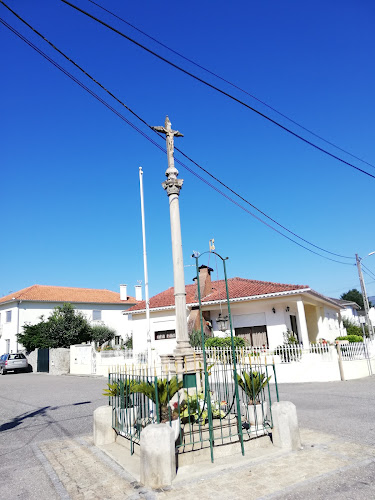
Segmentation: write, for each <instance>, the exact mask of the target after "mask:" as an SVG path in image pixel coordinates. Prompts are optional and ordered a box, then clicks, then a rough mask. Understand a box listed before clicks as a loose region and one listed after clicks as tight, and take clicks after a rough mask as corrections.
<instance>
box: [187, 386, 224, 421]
mask: <svg viewBox="0 0 375 500" xmlns="http://www.w3.org/2000/svg"><path fill="white" fill-rule="evenodd" d="M210 395H211V412H212V418H224V417H225V412H224V410H222V409H221V403H219V402H218V401H215V400H213V399H212V393H210ZM185 396H186V399H184V400H183V401H182V403H181V405H180V418H181V422H183V423H187V422H193V423H196V422H198V421H200V422H201V423H202V424H203V425H204V424H205V423H207V421H208V410H207V401H206V399H205V396H204V393H203V392H198V393H196V394H191V395H189V394H188V393H187V392H185Z"/></svg>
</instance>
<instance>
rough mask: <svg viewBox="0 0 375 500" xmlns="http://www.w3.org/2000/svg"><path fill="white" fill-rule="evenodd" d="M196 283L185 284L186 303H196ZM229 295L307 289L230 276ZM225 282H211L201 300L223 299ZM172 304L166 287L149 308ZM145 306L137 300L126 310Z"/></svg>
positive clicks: (238, 295) (169, 290)
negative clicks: (209, 290) (135, 303)
mask: <svg viewBox="0 0 375 500" xmlns="http://www.w3.org/2000/svg"><path fill="white" fill-rule="evenodd" d="M196 289H197V285H196V284H194V285H186V303H187V304H196V303H197V302H198V300H197V299H196V297H195V293H196ZM228 289H229V297H230V298H231V299H235V298H241V297H252V296H256V295H267V294H271V293H280V292H289V291H292V290H303V289H309V287H308V286H307V285H286V284H283V283H272V282H270V281H257V280H249V279H244V278H231V279H229V280H228ZM225 299H226V292H225V282H224V280H218V281H213V282H212V292H211V293H210V294H208V295H206V297H202V302H203V303H204V302H211V301H215V300H225ZM173 305H174V288H173V287H171V288H168V290H165V291H164V292H161V293H159V294H158V295H154V297H151V299H150V309H157V308H160V307H168V306H173ZM145 307H146V303H145V301H142V302H138V304H137V305H135V306H133V307H131V308H130V309H128V310H127V312H132V311H139V310H144V309H145Z"/></svg>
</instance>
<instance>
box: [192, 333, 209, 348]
mask: <svg viewBox="0 0 375 500" xmlns="http://www.w3.org/2000/svg"><path fill="white" fill-rule="evenodd" d="M203 338H204V342H205V345H206V340H207V339H209V338H211V337H209V336H208V335H206V334H205V333H204V334H203ZM189 342H190V345H191V347H202V334H201V331H200V330H193V331H192V332H191V333H190V335H189Z"/></svg>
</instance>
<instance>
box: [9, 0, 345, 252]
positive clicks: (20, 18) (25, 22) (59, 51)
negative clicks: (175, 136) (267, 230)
mask: <svg viewBox="0 0 375 500" xmlns="http://www.w3.org/2000/svg"><path fill="white" fill-rule="evenodd" d="M0 1H1V3H3V4H4V6H5V7H6V8H7V9H8V10H9V11H10V12H11V13H12V14H14V15H15V16H16V17H17V19H19V20H20V21H22V22H23V23H24V24H25V25H26V26H27V27H28V28H30V29H31V30H32V31H33V32H34V33H36V34H37V35H38V36H39V37H41V38H42V39H43V40H44V41H45V42H46V43H48V44H49V45H50V46H51V47H52V48H53V49H54V50H56V51H57V52H58V53H59V54H61V55H62V56H63V57H64V58H65V59H67V60H68V61H69V62H70V63H72V64H73V65H74V66H75V67H76V68H78V69H79V70H80V71H81V72H82V73H84V75H86V76H87V77H88V78H90V79H91V80H92V81H93V82H94V83H96V84H97V85H99V87H100V88H102V89H103V90H104V91H105V92H107V93H108V94H109V95H110V96H111V97H112V98H114V99H115V100H116V101H117V102H118V103H119V104H121V105H122V106H123V107H125V108H126V109H127V110H128V111H129V112H130V113H132V114H133V116H135V117H136V118H137V119H138V120H140V121H141V122H142V123H143V124H144V125H146V126H147V127H148V128H149V129H150V130H152V131H153V132H155V130H154V128H153V127H151V126H150V125H149V124H148V123H147V122H146V120H144V119H143V118H141V117H140V116H139V115H138V114H137V113H135V112H134V111H133V110H132V109H131V108H129V107H128V106H127V105H126V104H125V103H124V102H122V101H121V100H120V99H119V98H117V97H116V96H115V95H114V94H113V93H112V92H110V91H109V90H108V89H107V88H105V87H104V85H102V84H101V83H100V82H99V81H98V80H96V79H95V78H94V77H93V76H91V75H90V74H89V73H87V72H86V70H84V69H83V68H82V67H81V66H79V65H78V64H77V63H76V62H75V61H73V59H71V58H70V57H69V56H67V55H66V54H65V53H64V52H62V51H61V50H60V49H59V48H58V47H56V46H55V45H54V44H53V43H52V42H50V41H49V40H48V39H47V38H46V37H45V36H44V35H42V34H41V33H40V32H39V31H37V30H36V29H35V28H34V27H33V26H31V25H30V24H29V23H28V22H27V21H26V20H25V19H23V18H22V17H21V16H20V15H19V14H17V13H16V12H15V11H14V10H12V9H11V8H10V7H9V6H7V5H6V4H5V3H4V2H3V0H0ZM155 133H157V135H159V136H160V134H159V133H158V132H155ZM160 137H161V136H160ZM163 139H164V138H163ZM175 149H176V151H178V152H179V153H180V154H182V155H183V156H184V157H185V158H186V159H188V160H189V161H190V162H192V163H193V164H194V165H196V166H197V167H198V168H199V169H201V170H202V171H203V172H205V173H206V174H207V175H209V176H210V177H211V178H212V179H214V180H215V181H216V182H218V183H219V184H220V185H222V186H223V187H224V188H226V189H228V191H230V192H231V193H232V194H234V195H235V196H237V197H238V198H240V199H241V200H242V201H243V202H245V203H246V204H248V205H249V206H251V207H252V208H254V209H255V210H257V211H258V212H259V213H260V214H262V215H263V216H265V217H266V218H268V219H269V220H271V221H272V222H273V223H274V224H276V225H278V226H279V227H281V228H282V229H284V230H285V231H287V232H289V233H290V234H292V235H293V236H295V237H297V238H298V239H300V240H301V241H304V242H305V243H307V244H308V245H311V246H313V247H314V248H317V249H318V250H321V251H323V252H325V253H329V254H330V255H334V256H336V257H341V258H344V259H353V257H349V256H346V255H341V254H338V253H335V252H331V251H329V250H326V249H325V248H322V247H320V246H318V245H315V244H314V243H311V242H310V241H308V240H306V239H305V238H302V237H301V236H299V235H298V234H296V233H294V232H293V231H291V230H290V229H288V228H287V227H285V226H283V225H282V224H280V223H279V222H277V221H276V220H275V219H273V218H272V217H270V216H269V215H267V214H266V213H265V212H263V211H262V210H260V209H259V208H257V207H256V206H255V205H253V204H252V203H250V202H249V201H248V200H247V199H246V198H244V197H243V196H241V195H240V194H239V193H237V192H236V191H234V190H233V189H232V188H230V187H229V186H228V185H226V184H225V183H224V182H222V181H221V180H220V179H218V178H217V177H216V176H214V175H213V174H211V172H209V171H208V170H207V169H205V168H204V167H202V166H201V165H199V164H198V163H197V162H196V161H194V160H193V159H192V158H190V157H189V156H188V155H186V154H185V153H184V152H183V151H182V150H180V149H179V148H177V147H175Z"/></svg>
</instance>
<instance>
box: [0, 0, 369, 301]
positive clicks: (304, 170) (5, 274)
mask: <svg viewBox="0 0 375 500" xmlns="http://www.w3.org/2000/svg"><path fill="white" fill-rule="evenodd" d="M7 3H8V4H9V6H10V7H12V8H13V9H14V10H16V11H17V12H18V13H19V14H20V15H22V16H23V17H24V18H25V19H26V20H27V21H28V22H30V23H31V24H32V25H33V26H34V27H35V28H36V29H38V30H39V31H41V32H42V33H43V34H44V35H45V36H46V37H47V38H48V39H50V40H51V41H52V42H53V43H55V45H57V46H58V47H59V48H60V49H61V50H63V51H64V52H66V53H67V54H68V55H69V56H70V57H71V58H72V59H74V60H75V61H77V62H78V63H79V64H81V65H82V66H83V67H84V68H85V69H86V71H88V72H89V73H91V74H92V75H93V76H94V77H95V78H97V80H99V81H100V82H101V83H103V85H105V86H106V87H107V88H108V89H110V90H111V91H112V92H113V93H114V94H116V95H117V96H118V97H119V98H120V99H121V100H123V101H124V102H125V103H126V104H127V105H128V106H129V107H131V108H132V109H133V110H134V111H136V112H137V113H138V114H139V115H141V116H142V117H143V118H144V119H145V120H146V121H147V122H148V123H150V124H151V125H162V124H163V123H164V119H165V115H166V114H168V115H169V117H170V119H171V122H172V126H173V128H175V129H178V130H180V131H181V132H182V133H183V134H184V138H180V139H177V141H178V144H177V146H178V147H179V148H180V149H182V150H183V151H184V152H185V153H186V154H188V155H189V156H190V157H192V158H193V159H194V160H195V161H197V162H198V163H199V164H201V165H202V166H203V167H205V168H206V169H208V170H209V171H210V172H212V173H213V174H214V175H215V176H217V177H218V178H220V179H221V180H222V181H223V182H224V183H226V184H227V185H229V186H230V187H231V188H233V189H234V190H237V191H238V192H239V193H240V194H241V195H242V196H243V197H245V198H246V199H248V200H249V201H250V202H251V203H253V204H254V205H256V206H257V207H258V208H260V209H261V210H263V211H264V212H266V213H267V214H268V215H270V216H271V217H273V218H275V219H276V220H278V221H279V222H280V223H282V224H283V225H285V226H286V227H288V228H289V229H291V230H292V231H294V232H295V233H298V234H299V235H300V236H302V237H303V238H305V239H307V240H309V241H312V242H313V243H315V244H316V245H318V246H321V247H324V248H326V249H327V250H330V251H332V252H336V253H338V254H343V255H349V256H351V255H353V263H354V254H355V253H359V254H360V255H361V256H365V255H366V254H367V253H369V252H371V251H373V250H375V237H374V190H375V179H372V178H370V177H368V176H365V175H363V174H360V173H359V172H357V171H355V170H354V169H352V168H349V167H347V166H345V165H344V164H342V163H340V162H338V161H336V160H334V159H332V158H329V157H328V156H326V155H324V154H322V153H320V152H319V151H316V150H314V149H313V148H311V147H310V146H308V145H306V144H304V143H302V142H301V141H299V140H297V139H296V138H294V137H292V136H290V135H288V134H287V133H285V132H284V131H282V130H281V129H279V128H278V127H275V126H274V125H272V124H271V123H269V122H267V121H266V120H264V119H263V118H261V117H259V116H257V115H256V114H255V113H253V112H251V111H250V110H248V109H246V108H244V107H243V106H240V105H239V104H237V103H235V102H233V101H231V100H229V99H228V98H226V97H224V96H222V95H220V94H218V93H216V92H214V91H213V90H211V89H209V88H207V87H205V86H204V85H202V84H200V83H198V82H196V81H194V80H192V79H191V78H189V77H188V76H186V75H183V74H181V73H179V72H178V71H176V70H175V69H173V68H171V67H169V66H167V65H166V64H165V63H163V62H161V61H159V60H157V59H155V58H154V57H153V56H151V55H150V54H147V53H146V52H144V51H142V50H141V49H140V48H138V47H136V46H134V45H133V44H131V43H130V42H128V41H127V40H125V39H123V38H121V37H119V36H118V35H116V34H115V33H112V32H110V31H109V30H107V29H106V28H104V27H103V26H100V25H98V24H97V23H95V22H94V21H92V20H90V19H88V18H87V17H85V16H83V15H82V14H80V13H78V12H76V11H75V10H73V9H72V8H70V7H68V6H67V5H65V4H63V3H62V2H61V1H59V0H50V1H48V2H46V1H42V0H34V1H33V2H29V1H27V0H18V1H17V2H16V1H14V0H8V2H7ZM73 3H74V2H73ZM75 3H76V4H77V5H79V6H80V7H81V8H83V9H85V10H88V11H90V12H91V13H93V14H94V15H97V16H98V17H101V18H102V19H103V20H105V21H106V22H108V23H110V24H112V25H113V26H115V27H117V28H118V29H120V30H122V31H124V32H125V33H126V34H128V35H129V36H131V37H134V38H135V39H136V40H138V41H139V42H141V43H144V44H146V45H147V46H149V47H150V48H151V49H153V50H156V51H158V52H160V54H161V55H163V56H165V57H168V58H170V59H171V60H172V61H173V62H175V63H176V64H180V65H183V66H184V67H185V68H186V69H188V70H189V71H192V72H194V73H196V74H197V75H198V76H199V77H202V78H204V79H207V80H208V81H209V82H211V83H213V84H215V85H218V86H220V87H221V88H222V89H223V90H225V91H227V92H230V93H232V94H233V95H234V96H236V97H238V98H240V99H243V100H245V101H246V102H247V103H248V104H250V105H251V106H254V107H256V108H257V109H259V110H260V111H261V112H264V113H267V114H269V116H270V117H271V118H273V119H276V120H278V121H280V122H281V123H282V124H283V125H285V126H288V127H291V128H292V129H293V130H294V131H295V132H297V133H301V135H303V136H304V137H305V138H306V139H308V140H312V141H314V142H316V143H317V144H318V145H319V146H321V147H327V148H328V149H329V151H330V152H332V153H333V154H338V155H339V156H341V157H342V158H343V159H345V160H347V161H351V162H353V163H355V164H356V165H357V166H358V167H360V168H364V169H367V170H368V171H369V172H370V173H372V174H375V169H374V168H373V167H371V166H368V165H365V164H363V163H361V162H360V161H358V160H354V159H353V158H351V157H349V156H348V155H345V154H344V153H341V152H339V151H338V150H336V149H334V148H332V147H330V146H328V145H326V144H325V143H323V142H322V141H319V139H316V138H314V137H313V136H311V135H310V134H308V133H307V132H304V131H302V130H301V129H299V128H298V127H296V126H295V125H293V124H291V123H290V122H288V121H287V120H286V119H284V118H282V117H280V116H279V115H277V114H276V113H275V112H273V111H271V110H269V109H268V108H266V107H265V106H263V105H261V104H260V103H258V102H256V101H255V100H253V99H251V98H250V97H249V96H246V95H245V94H243V93H241V92H240V91H238V90H235V89H233V88H232V87H230V86H229V85H227V84H225V83H223V82H220V81H219V80H217V79H215V78H214V77H213V76H210V75H208V74H206V73H205V72H203V71H202V70H199V69H197V68H195V67H194V66H192V65H191V64H189V63H187V62H186V61H184V60H181V59H180V58H178V57H177V56H176V55H173V54H171V53H170V52H168V51H167V50H166V49H163V48H161V47H160V46H158V45H157V44H155V43H154V42H151V41H150V40H148V39H147V38H145V37H144V36H142V35H140V34H139V33H137V32H135V31H134V30H132V29H131V28H129V27H128V26H126V25H125V24H123V23H121V22H120V21H119V20H115V19H113V18H112V17H111V16H110V15H109V14H106V13H104V12H103V11H101V10H100V9H98V8H97V7H95V5H93V4H91V3H90V2H89V1H87V0H77V1H76V2H75ZM98 3H100V2H99V0H98ZM102 3H103V5H104V2H102ZM105 6H106V8H108V9H110V10H112V11H113V12H115V13H116V14H117V15H119V16H121V17H123V18H125V19H126V20H127V21H129V22H130V23H132V24H134V25H136V26H137V27H138V28H140V29H142V30H143V31H145V32H147V33H148V34H150V35H151V36H153V37H155V38H157V39H159V40H160V41H162V42H163V43H165V44H167V45H168V46H170V47H172V48H174V49H175V50H177V51H179V52H181V53H182V54H184V55H185V56H186V57H189V58H190V59H193V60H194V61H196V62H198V63H199V64H201V65H203V66H205V67H207V68H209V69H210V70H212V71H214V72H216V73H218V74H220V75H221V76H223V77H224V78H226V79H228V80H230V81H232V82H234V83H235V84H237V85H239V86H240V87H242V88H244V89H246V90H247V91H248V92H250V93H251V94H253V95H255V96H256V97H258V98H259V99H261V100H263V101H265V102H267V103H268V104H269V105H271V106H273V107H274V108H276V109H278V110H279V111H281V112H282V113H284V114H286V115H288V116H289V117H291V118H292V119H293V120H295V121H297V122H299V123H301V124H303V125H304V126H305V127H307V128H309V129H311V130H313V131H314V132H316V133H317V134H319V135H321V136H323V137H324V138H326V139H327V140H329V141H331V142H333V143H335V144H338V145H339V146H341V147H342V148H344V149H346V150H348V151H350V152H352V153H353V154H355V155H357V156H359V157H361V158H363V159H365V160H366V161H368V162H370V163H373V164H375V145H374V132H375V130H374V128H375V126H374V119H373V117H374V115H375V95H374V91H373V89H374V83H375V82H374V77H375V70H374V65H373V63H372V62H373V47H374V44H375V32H374V30H373V19H374V14H375V7H374V4H373V2H371V1H369V0H368V1H361V2H351V1H345V0H344V1H340V2H338V1H337V2H323V1H320V0H318V1H316V2H313V3H306V2H299V1H297V0H296V1H286V2H278V1H276V0H275V1H274V0H272V1H267V2H245V1H238V2H236V3H235V4H233V3H232V4H229V3H228V2H222V1H215V2H197V1H194V0H193V1H191V2H189V3H188V4H186V3H185V2H177V3H174V4H168V3H162V2H151V1H146V2H119V1H115V0H107V1H106V2H105ZM0 12H1V14H0V16H1V17H2V18H3V19H5V20H6V21H7V22H8V23H9V24H11V25H12V26H13V27H14V28H16V29H17V30H18V31H20V32H21V33H22V34H24V35H25V36H27V37H28V38H29V39H30V40H31V41H32V42H33V43H35V44H36V45H37V46H38V47H40V48H41V49H42V50H43V51H45V52H46V53H47V54H48V55H49V56H50V57H53V58H54V59H55V60H56V61H57V62H58V63H59V64H61V65H63V66H64V67H65V68H66V69H67V70H68V71H70V72H71V73H73V74H74V75H75V76H76V77H78V78H79V79H81V80H82V81H83V82H84V83H85V84H86V85H87V86H89V87H90V88H91V89H92V90H94V91H95V92H97V93H98V94H99V95H100V96H101V97H103V98H105V99H106V100H107V101H108V102H109V103H110V104H111V105H113V106H114V107H115V108H116V109H117V110H119V111H120V112H123V114H124V115H125V116H126V117H127V118H128V119H129V120H131V121H133V122H134V123H135V124H136V125H137V126H139V127H140V128H141V129H142V130H143V131H144V132H147V128H146V127H144V126H143V125H139V123H137V122H136V120H135V119H134V118H133V117H132V116H131V115H130V114H129V113H128V112H127V111H126V110H123V109H122V108H121V106H119V105H117V104H116V103H114V101H111V99H110V98H109V97H108V96H107V95H106V94H105V93H104V92H103V91H101V90H100V89H98V87H96V86H95V85H94V84H93V83H92V82H90V81H89V80H88V79H87V78H85V77H84V76H83V75H81V74H80V73H79V72H78V71H77V70H76V69H74V68H73V67H72V66H71V65H69V63H68V62H67V61H65V60H64V59H63V58H62V57H61V56H59V55H58V54H57V53H56V52H54V51H53V49H51V48H50V47H49V46H48V45H46V44H45V43H44V42H43V41H42V40H41V39H40V38H38V37H37V36H36V35H35V34H33V33H32V32H30V30H28V28H27V27H26V26H24V25H22V24H21V23H20V22H19V21H18V20H17V19H16V18H14V17H13V16H12V14H10V13H9V12H8V11H7V10H6V9H5V8H4V7H3V6H1V5H0ZM0 44H1V47H2V48H3V50H2V51H1V54H0V57H1V68H2V78H1V83H0V88H1V94H2V99H1V116H2V120H1V139H2V146H1V150H0V158H1V165H2V183H1V185H2V195H1V198H0V204H1V211H2V213H3V224H2V245H1V259H0V276H1V279H0V295H3V294H7V293H8V292H9V291H15V290H18V289H20V288H23V287H26V286H30V285H32V284H35V283H38V284H46V285H61V286H77V287H90V288H91V287H92V288H108V289H112V290H117V289H118V285H119V284H120V283H127V284H128V285H129V292H130V293H131V294H133V293H134V289H133V286H134V285H135V284H137V280H143V258H142V239H141V215H140V201H139V181H138V168H139V166H140V165H141V166H142V167H143V170H144V188H145V209H146V230H147V251H148V261H149V280H150V293H151V294H155V293H157V292H159V291H161V290H163V289H165V288H167V287H168V286H171V285H172V284H173V275H172V262H171V243H170V226H169V208H168V198H167V195H166V193H165V192H164V191H163V189H162V187H161V183H162V182H163V180H164V172H165V169H166V166H167V165H166V156H165V155H164V154H163V153H162V152H161V151H160V150H158V149H157V148H155V146H153V145H152V144H150V143H149V142H148V141H146V140H145V139H144V138H143V137H142V136H141V135H139V134H138V133H137V132H136V131H134V130H133V129H132V128H130V127H129V126H128V125H127V124H125V123H124V122H123V121H122V120H120V119H119V118H118V117H117V116H116V115H115V114H113V113H112V112H111V111H109V110H108V109H107V108H105V107H104V106H103V105H102V104H100V103H99V102H98V101H96V100H95V99H94V98H93V97H91V96H90V95H89V94H87V93H86V92H85V91H84V90H82V89H81V88H80V87H79V86H78V85H76V84H75V83H74V82H72V81H71V80H70V79H68V78H67V77H66V76H65V75H63V74H62V73H61V72H60V71H58V70H57V69H56V68H54V67H53V66H52V65H51V64H50V63H48V62H47V61H45V60H44V59H43V58H42V57H41V56H40V55H39V54H37V53H36V52H34V51H33V50H32V49H31V48H30V47H28V46H27V45H26V44H25V43H24V42H23V41H21V40H19V39H18V38H17V37H16V36H15V35H14V34H12V33H11V32H9V31H8V30H7V29H6V28H5V27H4V26H3V25H0ZM4 48H6V49H5V50H4ZM147 133H148V132H147ZM156 140H158V139H157V138H156ZM160 144H161V145H164V144H163V142H162V141H160ZM176 156H177V155H176ZM189 166H190V167H191V168H194V166H193V165H191V164H190V165H189ZM178 168H179V171H180V177H181V178H183V179H184V186H183V189H182V191H181V196H180V210H181V224H182V238H183V248H184V260H185V262H184V263H185V265H186V266H190V265H191V264H193V260H192V259H191V258H190V255H191V253H192V251H193V250H198V251H201V252H203V251H205V250H208V241H209V239H211V238H214V239H215V244H216V249H217V251H218V252H219V253H220V254H222V255H225V256H228V257H229V261H228V274H229V276H241V277H245V278H253V279H259V280H267V281H276V282H283V283H296V284H308V285H310V286H311V287H313V288H314V289H316V290H318V291H319V292H321V293H326V294H328V295H330V296H339V295H340V294H341V293H342V292H345V291H347V290H348V289H349V288H353V287H358V286H359V283H358V276H357V272H356V268H355V266H354V265H352V266H347V265H340V264H337V263H335V262H331V261H329V260H326V259H323V258H321V257H319V256H316V255H313V254H311V253H310V252H307V251H306V250H304V249H302V248H300V247H298V246H297V245H295V244H293V243H291V242H290V241H288V240H286V239H284V238H282V237H281V236H279V235H278V234H276V233H275V232H274V231H271V230H270V229H269V228H267V227H265V226H264V225H262V224H261V223H259V222H258V221H256V220H255V219H254V218H252V217H251V216H250V215H248V214H247V213H245V212H244V211H242V210H241V209H240V208H238V207H237V206H235V205H233V204H231V203H230V202H229V201H228V200H226V199H225V198H223V197H222V196H220V195H219V194H218V193H217V192H215V191H214V190H212V189H211V188H210V187H209V186H208V185H207V184H205V183H203V182H201V181H200V180H199V179H197V178H196V177H195V176H193V175H192V174H191V173H189V172H188V171H186V170H185V169H184V168H182V167H181V168H180V167H178ZM195 170H197V169H196V168H195ZM205 178H206V177H205ZM249 208H250V207H249ZM344 260H345V259H344ZM347 262H349V261H347ZM202 263H203V262H202ZM206 263H207V262H206ZM213 264H214V262H213V260H211V261H210V265H211V266H212V267H216V265H213ZM366 265H367V266H368V268H369V269H371V270H372V272H373V273H375V256H372V257H369V259H368V260H367V261H366ZM193 275H194V268H193V267H186V283H190V282H191V279H192V277H193ZM216 277H219V278H222V273H221V270H220V269H219V273H218V275H217V273H216V270H215V275H214V278H215V279H216ZM366 282H367V283H368V285H367V289H368V290H367V291H368V294H369V295H375V279H372V278H370V277H366Z"/></svg>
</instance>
